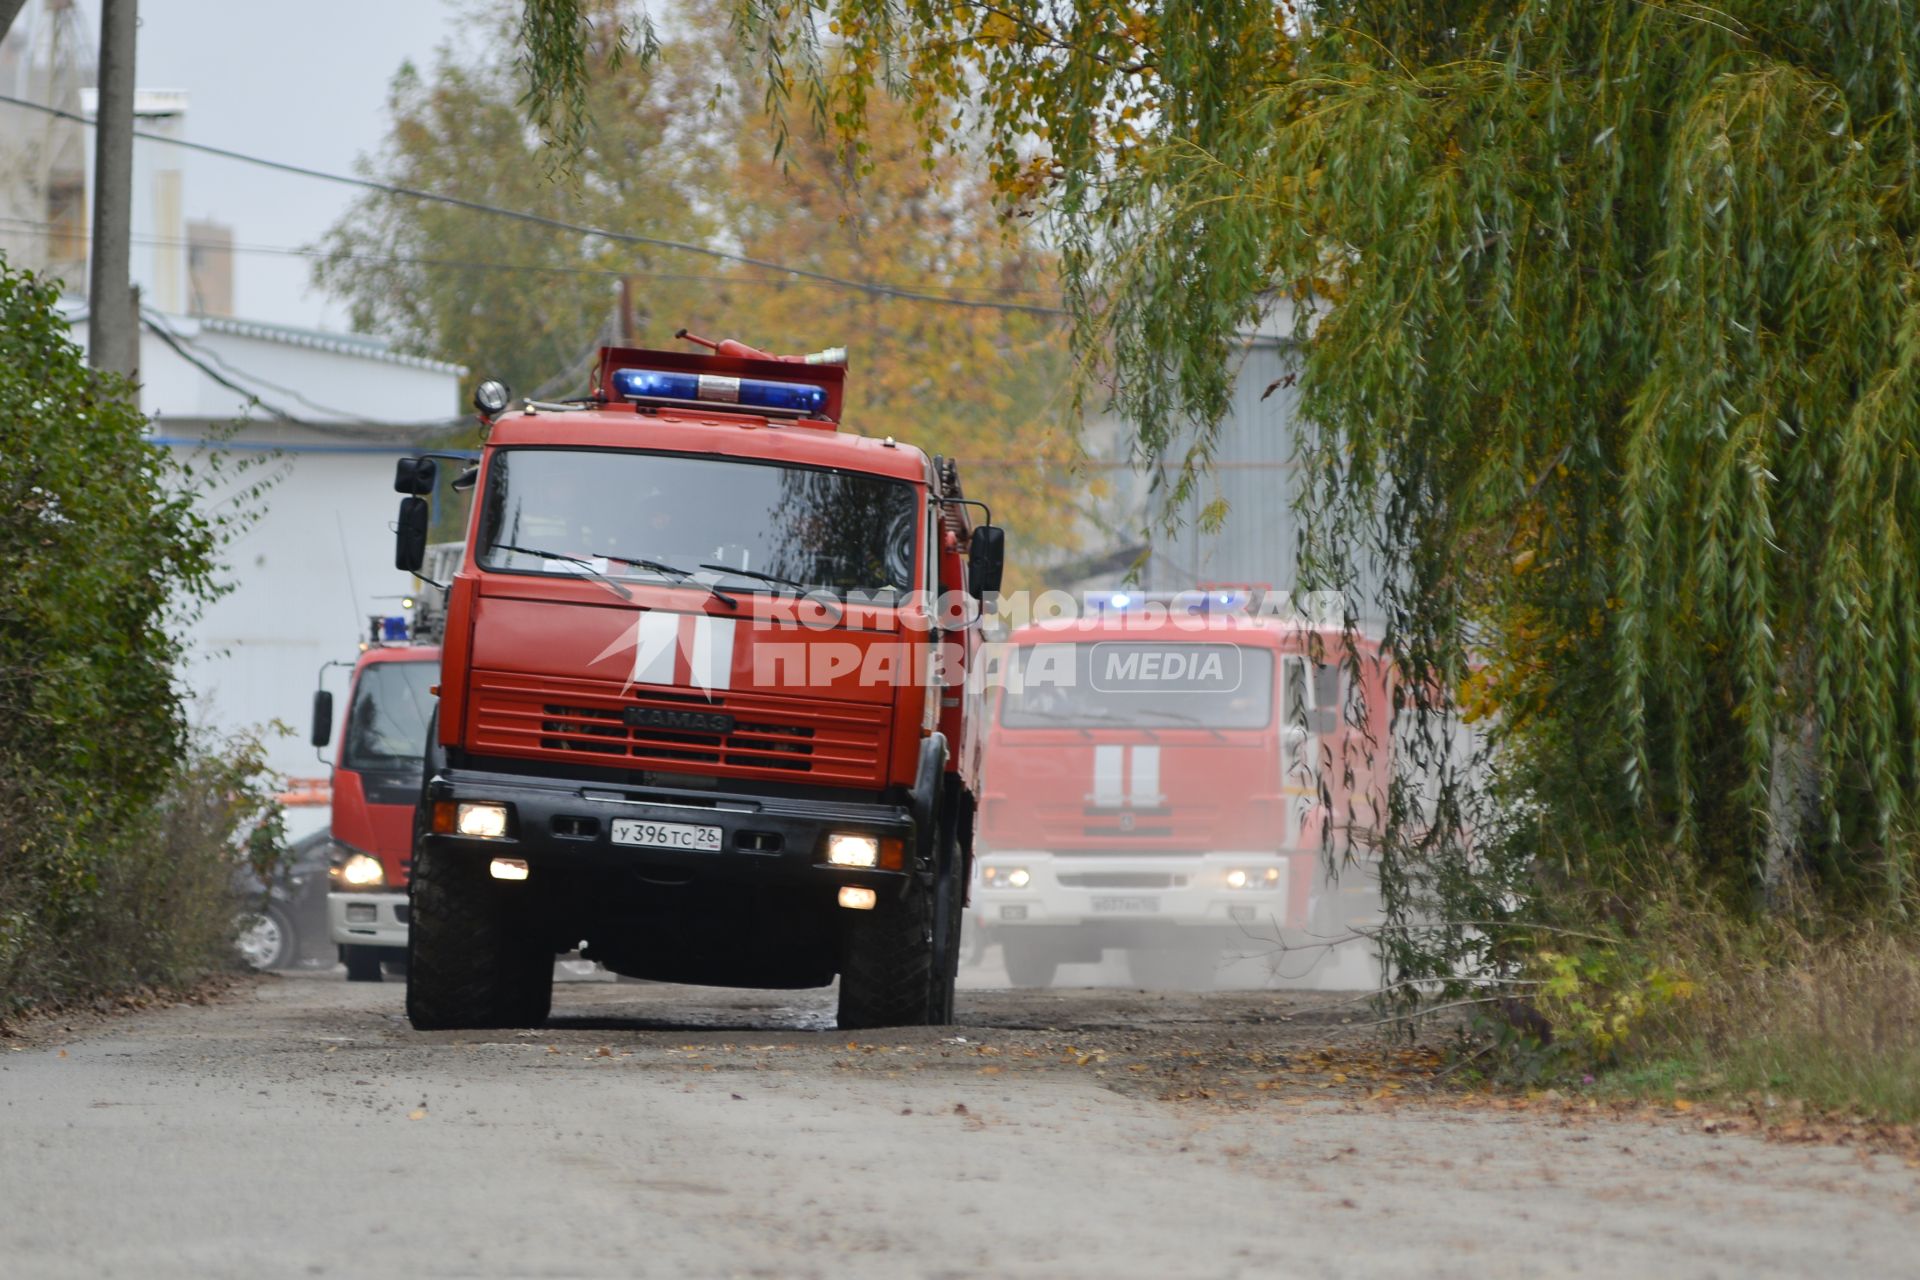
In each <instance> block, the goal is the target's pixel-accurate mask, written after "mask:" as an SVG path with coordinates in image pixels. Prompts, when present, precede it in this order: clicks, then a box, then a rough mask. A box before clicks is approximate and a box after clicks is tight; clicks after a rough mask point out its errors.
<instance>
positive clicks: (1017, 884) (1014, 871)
mask: <svg viewBox="0 0 1920 1280" xmlns="http://www.w3.org/2000/svg"><path fill="white" fill-rule="evenodd" d="M980 879H981V880H982V882H984V883H985V884H986V886H987V888H989V889H1024V888H1026V887H1027V886H1028V885H1030V884H1032V883H1033V877H1032V876H1030V875H1028V874H1027V869H1026V868H1025V867H987V868H985V869H983V870H982V871H981V872H980Z"/></svg>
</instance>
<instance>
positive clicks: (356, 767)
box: [312, 599, 440, 982]
mask: <svg viewBox="0 0 1920 1280" xmlns="http://www.w3.org/2000/svg"><path fill="white" fill-rule="evenodd" d="M428 613H429V606H428V604H427V601H426V600H424V599H423V600H422V601H421V609H420V611H419V613H417V614H416V616H415V618H414V619H412V620H411V621H410V620H409V619H408V618H407V617H406V616H404V615H394V616H390V617H375V618H372V619H370V620H369V623H368V636H367V639H366V640H364V641H363V642H362V643H361V647H360V656H359V658H358V660H356V661H355V662H353V663H352V664H351V666H352V670H353V674H352V675H351V677H350V678H349V681H348V684H347V707H346V714H345V717H344V718H343V719H342V720H341V722H340V738H339V749H338V751H337V752H336V753H335V758H334V761H333V778H332V786H331V788H330V790H331V800H330V803H331V806H332V814H331V821H332V835H333V840H334V843H335V845H336V846H338V848H339V850H340V853H339V855H338V856H337V857H336V858H335V860H334V863H333V865H332V867H331V869H330V872H329V877H330V880H329V884H328V893H327V932H328V934H329V936H330V937H331V938H332V940H333V942H334V943H335V944H336V945H337V946H338V947H339V948H340V959H341V961H342V962H343V963H345V965H346V966H347V977H348V979H349V980H350V981H354V982H378V981H380V979H381V977H382V967H383V965H384V964H397V963H399V962H401V961H403V960H404V959H405V957H406V946H407V868H408V864H409V862H410V861H411V860H412V857H413V810H414V806H415V805H416V804H418V803H419V800H420V785H421V771H420V770H421V761H422V759H423V758H424V755H425V752H426V746H427V726H428V725H429V724H430V723H431V722H432V719H433V707H434V686H436V685H437V684H438V683H439V680H440V647H439V645H437V644H434V643H431V642H429V641H428V637H427V636H425V635H422V634H421V628H420V626H419V624H420V622H421V621H422V619H423V617H424V616H426V615H427V614H428ZM327 665H328V666H329V667H332V666H340V665H346V664H343V663H329V664H327ZM325 676H326V668H322V670H321V678H322V687H321V688H319V689H316V690H315V691H314V699H313V732H312V741H313V745H314V746H315V747H316V748H324V747H326V746H328V745H330V744H331V743H332V741H333V727H334V709H333V694H332V693H331V692H330V691H329V690H328V689H326V688H325V687H324V682H325Z"/></svg>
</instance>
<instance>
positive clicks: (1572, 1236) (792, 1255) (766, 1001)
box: [0, 973, 1920, 1280]
mask: <svg viewBox="0 0 1920 1280" xmlns="http://www.w3.org/2000/svg"><path fill="white" fill-rule="evenodd" d="M401 998H402V989H401V987H400V985H399V984H397V983H386V984H382V985H368V986H360V985H349V984H347V983H345V982H343V981H341V980H340V979H339V978H338V977H337V976H336V975H334V974H332V973H324V974H307V975H297V976H286V977H264V978H260V979H257V980H250V981H248V982H247V983H245V984H243V985H242V986H241V987H239V988H238V989H237V990H236V991H234V992H233V993H232V994H231V995H230V996H228V997H227V998H225V999H222V1000H220V1001H217V1002H215V1003H212V1004H208V1005H204V1006H182V1007H176V1008H171V1009H156V1010H147V1011H141V1012H136V1013H132V1014H128V1015H125V1016H121V1017H116V1018H112V1019H107V1020H101V1021H94V1022H90V1023H86V1024H75V1026H74V1027H73V1029H72V1030H71V1031H66V1030H63V1029H61V1028H59V1027H57V1026H56V1027H51V1028H43V1029H42V1030H41V1032H39V1033H38V1034H37V1035H36V1036H35V1037H34V1038H32V1039H29V1040H28V1041H26V1042H24V1043H23V1042H20V1041H14V1042H8V1043H11V1044H12V1046H13V1047H12V1048H11V1049H10V1050H8V1051H0V1273H3V1274H5V1275H7V1276H9V1277H28V1276H35V1277H37V1276H96V1275H121V1276H142V1277H146V1276H155V1277H169V1276H194V1277H199V1276H242V1275H244V1276H249V1277H254V1276H262V1275H269V1276H272V1275H334V1276H386V1275H393V1276H400V1275H406V1276H465V1275H484V1276H506V1275H514V1276H518V1275H532V1276H572V1275H596V1276H597V1275H618V1276H736V1275H739V1276H779V1277H786V1276H843V1275H850V1276H868V1275H872V1276H882V1275H884V1276H889V1277H909V1276H1000V1275H1010V1276H1047V1277H1061V1276H1100V1277H1130V1276H1181V1277H1187V1276H1194V1277H1212V1276H1280V1275H1285V1276H1289V1277H1313V1276H1359V1277H1364V1276H1393V1277H1406V1276H1461V1277H1468V1276H1471V1277H1475V1278H1476V1280H1479V1278H1483V1277H1498V1276H1542V1275H1582V1276H1625V1275H1635V1276H1638V1275H1660V1276H1727V1277H1735V1276H1738V1277H1742V1278H1743V1280H1744V1278H1747V1277H1760V1276H1809V1275H1818V1276H1821V1277H1823V1280H1830V1278H1832V1277H1839V1276H1850V1275H1859V1276H1896V1275H1913V1274H1916V1271H1917V1270H1920V1173H1916V1172H1915V1171H1914V1170H1913V1169H1910V1168H1908V1167H1906V1166H1905V1165H1904V1164H1903V1163H1902V1162H1901V1161H1900V1160H1898V1159H1896V1158H1894V1157H1890V1156H1878V1157H1874V1156H1863V1155H1859V1154H1857V1153H1854V1152H1850V1151H1846V1150H1841V1149H1837V1148H1810V1147H1791V1146H1785V1145H1780V1144H1769V1143H1766V1142H1763V1141H1760V1140H1758V1139H1756V1138H1753V1137H1751V1136H1746V1135H1739V1134H1732V1135H1718V1136H1716V1135H1710V1134H1706V1133H1702V1132H1700V1131H1699V1125H1698V1124H1697V1123H1690V1122H1683V1121H1682V1120H1680V1119H1675V1120H1672V1121H1665V1122H1646V1121H1639V1120H1623V1119H1618V1118H1614V1117H1611V1116H1606V1115H1592V1116H1587V1115H1580V1114H1571V1113H1566V1112H1560V1111H1553V1112H1548V1113H1541V1112H1538V1111H1509V1110H1499V1109H1496V1108H1493V1107H1489V1106H1485V1105H1478V1104H1476V1105H1470V1106H1462V1105H1458V1104H1457V1103H1451V1102H1448V1101H1446V1100H1444V1099H1443V1100H1433V1099H1430V1098H1426V1097H1425V1096H1424V1094H1423V1092H1422V1090H1421V1089H1420V1087H1419V1082H1420V1081H1421V1080H1422V1079H1423V1078H1424V1077H1425V1076H1426V1075H1427V1074H1428V1073H1429V1072H1430V1070H1431V1059H1430V1058H1428V1057H1427V1056H1426V1055H1423V1054H1421V1053H1418V1052H1415V1051H1386V1050H1383V1049H1382V1048H1381V1047H1380V1046H1378V1045H1376V1044H1374V1043H1373V1042H1372V1041H1371V1040H1370V1038H1369V1037H1371V1036H1372V1035H1373V1034H1374V1032H1373V1031H1372V1030H1371V1029H1370V1028H1368V1027H1367V1026H1366V1025H1365V1024H1366V1021H1367V1016H1368V1015H1367V1014H1366V1012H1365V1010H1364V1006H1363V1005H1361V1004H1358V1003H1355V1002H1354V1001H1353V1000H1352V998H1350V997H1342V996H1338V995H1334V994H1329V993H1321V992H1284V993H1249V992H1233V993H1218V994H1214V995H1208V996H1193V995H1179V994H1169V995H1157V994H1155V995H1150V994H1143V993H1139V992H1130V991H1115V990H1079V991H1051V992H1006V991H981V990H976V991H972V992H967V993H963V995H962V999H961V1014H960V1017H961V1021H962V1025H961V1026H958V1027H952V1028H940V1029H927V1030H917V1031H906V1032H889V1033H881V1034H878V1035H858V1036H849V1035H847V1034H843V1033H840V1032H838V1031H835V1030H834V1029H833V1027H832V1015H831V1008H832V1004H831V1000H830V998H829V997H828V995H827V994H826V993H821V992H798V993H768V992H718V991H707V990H699V989H693V988H685V987H671V986H654V985H643V984H627V983H621V984H613V983H598V982H583V983H568V984H564V985H562V986H561V987H560V988H559V990H558V998H557V1002H556V1013H555V1017H554V1020H553V1023H552V1025H551V1026H549V1027H548V1028H546V1029H544V1030H542V1031H538V1032H532V1033H522V1034H500V1033H447V1034H432V1035H422V1034H416V1033H414V1032H412V1031H411V1030H409V1029H408V1027H407V1025H406V1022H405V1020H404V1019H403V1018H402V1016H401ZM1416 1095H1421V1096H1419V1097H1416Z"/></svg>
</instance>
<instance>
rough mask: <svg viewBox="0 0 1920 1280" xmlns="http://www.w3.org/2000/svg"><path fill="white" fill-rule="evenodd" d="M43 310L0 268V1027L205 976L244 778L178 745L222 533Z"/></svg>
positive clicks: (228, 925) (121, 387)
mask: <svg viewBox="0 0 1920 1280" xmlns="http://www.w3.org/2000/svg"><path fill="white" fill-rule="evenodd" d="M56 299H57V291H56V289H55V287H54V286H53V285H52V284H51V283H50V282H48V281H46V280H43V279H40V278H38V277H36V276H34V275H32V274H31V273H26V272H19V271H15V270H12V269H11V268H10V267H9V266H8V265H7V263H6V262H5V260H4V258H0V548H5V554H4V555H0V1014H5V1013H7V1012H9V1011H12V1010H17V1009H19V1008H21V1007H23V1006H24V1005H27V1004H30V1003H33V1002H35V1001H38V1000H44V999H49V998H61V997H70V996H77V995H82V994H86V993H89V992H94V991H99V990H104V989H110V988H113V987H116V986H121V985H125V984H130V983H137V982H179V981H185V980H187V979H189V978H191V977H192V976H194V975H195V974H197V973H199V972H204V970H205V968H206V966H207V965H208V964H211V963H213V962H214V960H215V958H216V955H217V953H218V950H219V949H218V948H217V947H215V946H214V945H213V943H212V941H211V939H212V938H213V937H214V936H215V935H217V934H219V933H220V932H221V931H226V932H227V933H229V934H230V933H231V930H232V925H233V904H232V902H231V899H230V898H227V897H223V896H222V895H225V894H227V893H228V892H229V891H228V888H227V886H228V883H229V881H230V878H231V870H232V860H233V858H234V856H235V853H234V849H235V844H234V840H235V836H236V833H239V832H242V831H245V830H248V829H249V828H251V827H252V826H255V825H257V822H256V815H255V812H254V810H255V808H256V803H255V802H256V801H257V800H258V798H259V794H258V787H259V784H260V780H261V769H260V761H259V756H258V753H257V751H253V750H250V749H248V748H246V747H244V746H242V747H240V748H239V749H238V750H232V749H229V748H228V747H226V746H221V747H217V748H209V747H207V746H205V745H200V746H196V745H194V744H192V743H190V741H189V738H188V733H187V729H186V717H185V715H184V711H183V707H182V692H181V689H180V687H179V685H178V683H177V667H178V660H179V657H180V639H179V635H180V631H181V629H182V627H183V626H184V625H185V623H186V622H188V621H189V620H191V618H192V617H193V615H194V612H195V611H196V610H197V609H198V608H199V607H200V606H201V605H202V604H203V603H204V602H206V601H207V600H210V599H212V598H213V597H214V596H215V595H217V594H218V591H219V588H218V586H217V584H216V581H215V576H214V575H215V564H216V562H215V556H216V554H217V552H218V550H219V548H220V547H221V545H222V543H223V540H224V539H225V537H226V536H227V535H228V534H229V533H230V532H231V531H232V529H233V527H234V524H233V522H232V521H228V520H222V519H218V518H214V517H209V516H208V515H206V514H204V513H203V512H202V511H201V510H200V509H199V507H198V505H197V502H196V499H197V497H198V496H199V485H198V481H197V478H196V477H195V476H194V475H193V474H192V473H190V472H188V471H187V470H185V469H184V468H182V467H181V466H180V465H179V464H178V463H177V462H176V461H175V460H174V458H173V456H172V455H171V454H170V453H169V451H168V450H166V449H164V448H162V447H159V446H156V445H154V444H153V443H151V442H150V441H149V440H148V439H147V438H146V435H145V428H146V420H145V419H144V418H143V417H142V416H141V414H140V411H139V409H138V407H137V405H136V402H135V400H134V392H133V388H132V387H131V386H130V385H129V384H128V383H127V382H126V381H125V380H123V379H120V378H117V377H112V376H108V375H103V374H100V373H98V372H96V371H94V370H91V369H89V368H87V366H86V362H85V360H84V359H83V357H82V355H81V352H80V351H79V349H78V348H77V347H75V346H74V344H73V343H72V341H71V340H70V339H69V337H68V334H67V331H66V326H65V323H64V322H63V321H62V320H61V319H60V317H59V315H58V313H57V312H56V311H55V309H54V304H55V302H56ZM265 830H266V834H265V836H264V837H263V838H264V839H265V840H267V841H268V842H269V843H271V841H272V839H273V836H272V824H271V823H269V824H268V826H267V828H266V829H265Z"/></svg>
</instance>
